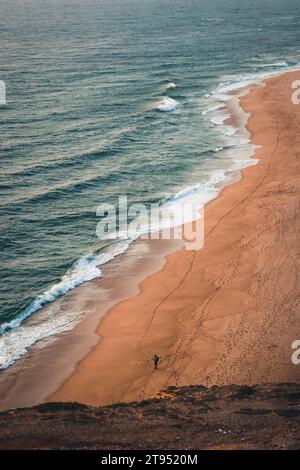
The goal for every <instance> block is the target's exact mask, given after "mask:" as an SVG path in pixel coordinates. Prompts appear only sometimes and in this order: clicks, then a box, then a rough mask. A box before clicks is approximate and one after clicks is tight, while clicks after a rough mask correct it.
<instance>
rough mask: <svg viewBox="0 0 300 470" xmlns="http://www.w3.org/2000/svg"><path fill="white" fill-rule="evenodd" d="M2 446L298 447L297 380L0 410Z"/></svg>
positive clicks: (299, 386)
mask: <svg viewBox="0 0 300 470" xmlns="http://www.w3.org/2000/svg"><path fill="white" fill-rule="evenodd" d="M0 449H108V450H117V449H122V450H124V449H134V450H137V449H144V450H145V449H149V450H151V449H153V450H159V449H168V450H180V449H194V450H199V449H300V384H281V385H266V386H257V387H245V386H225V387H213V388H209V389H207V388H205V387H202V386H190V387H183V388H173V387H172V388H169V389H167V390H166V391H164V392H161V393H159V394H158V395H157V396H156V397H154V398H153V399H151V400H147V401H143V402H140V403H129V404H117V405H113V406H107V407H103V408H92V407H89V406H85V405H81V404H78V403H47V404H43V405H40V406H36V407H34V408H28V409H18V410H10V411H7V412H4V413H0Z"/></svg>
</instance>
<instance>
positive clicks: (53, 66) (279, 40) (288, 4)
mask: <svg viewBox="0 0 300 470" xmlns="http://www.w3.org/2000/svg"><path fill="white" fill-rule="evenodd" d="M299 24H300V4H299V1H298V0H285V1H284V2H283V1H280V0H251V1H250V0H249V1H244V2H241V1H239V0H228V1H224V0H210V1H209V2H208V1H206V0H86V1H79V0H51V1H50V0H43V1H38V0H25V1H23V0H2V1H1V4H0V45H1V48H0V80H3V81H4V82H5V84H6V94H7V103H6V104H5V105H1V106H0V128H1V135H0V188H1V199H0V205H1V218H0V224H1V285H0V306H1V307H0V309H1V310H0V368H2V369H5V368H7V367H9V366H10V365H11V364H12V363H14V362H15V361H16V360H17V359H18V358H20V357H21V356H22V355H24V354H26V352H27V351H28V348H30V347H31V346H32V345H34V344H35V343H36V342H37V341H39V340H41V339H43V338H45V337H49V336H51V335H54V334H56V333H59V332H61V331H66V330H68V329H71V328H72V327H73V326H74V324H75V323H76V322H77V321H78V320H79V319H80V317H81V316H82V312H80V314H77V313H76V312H68V313H66V312H61V314H60V313H59V312H58V314H56V315H55V316H51V315H50V314H47V315H44V316H41V317H38V316H36V315H37V313H38V312H41V311H42V310H43V308H44V307H45V306H46V305H49V304H50V303H52V302H53V303H55V300H56V299H59V298H61V297H62V296H64V295H65V294H67V293H68V292H70V291H71V290H73V289H75V288H76V287H77V286H79V285H81V284H83V283H85V282H89V281H91V280H93V279H95V278H101V276H102V275H103V272H102V269H103V268H102V266H103V265H104V264H107V263H109V262H110V261H111V260H112V259H114V258H116V257H117V256H123V255H124V253H125V252H126V250H127V249H128V247H129V246H130V245H131V243H132V242H133V240H131V239H127V240H122V241H121V242H116V241H111V242H110V241H103V240H99V239H98V238H97V237H96V226H97V222H98V221H99V220H98V218H97V216H96V208H97V207H98V206H99V205H100V204H112V205H116V204H117V203H118V197H119V196H124V195H126V196H127V197H128V201H129V203H130V204H132V203H143V204H146V205H147V206H150V205H151V204H153V203H159V202H162V201H178V203H179V204H180V203H182V201H185V200H187V199H188V198H189V197H190V196H191V195H193V196H195V194H196V195H197V197H199V198H200V199H201V200H203V201H204V202H205V201H208V200H210V199H212V198H213V197H216V196H217V194H218V193H219V190H220V187H221V186H222V185H224V184H226V182H227V183H228V182H229V181H230V180H231V178H232V173H233V172H236V171H238V170H239V169H240V168H243V167H245V166H247V165H250V164H254V163H255V161H254V160H251V158H250V156H251V155H250V154H251V147H250V146H249V142H248V138H247V135H245V133H244V132H242V131H239V129H237V128H235V127H234V126H232V125H228V124H226V123H225V121H226V119H227V118H228V117H230V114H228V110H227V109H226V107H224V105H225V104H226V101H227V100H228V98H229V97H230V93H231V92H233V91H235V90H239V89H242V88H243V87H244V86H246V85H247V84H251V83H256V82H257V81H258V80H260V79H262V78H264V77H266V76H269V75H272V74H276V73H279V72H283V71H285V70H289V69H294V68H296V67H298V64H299V63H300V51H299V48H298V47H297V46H298V44H299V40H300V28H299ZM34 316H36V321H35V322H33V323H32V322H31V323H30V322H29V323H28V322H27V321H28V319H32V318H33V317H34Z"/></svg>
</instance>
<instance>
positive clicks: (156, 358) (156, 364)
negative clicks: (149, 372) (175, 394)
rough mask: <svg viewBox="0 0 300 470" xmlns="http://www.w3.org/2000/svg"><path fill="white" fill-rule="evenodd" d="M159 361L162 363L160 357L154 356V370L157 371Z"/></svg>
mask: <svg viewBox="0 0 300 470" xmlns="http://www.w3.org/2000/svg"><path fill="white" fill-rule="evenodd" d="M159 361H160V358H159V357H158V355H157V354H154V356H153V363H154V369H157V366H158V363H159Z"/></svg>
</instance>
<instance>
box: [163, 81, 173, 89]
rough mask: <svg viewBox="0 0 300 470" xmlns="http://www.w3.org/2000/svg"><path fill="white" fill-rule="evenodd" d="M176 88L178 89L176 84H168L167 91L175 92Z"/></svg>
mask: <svg viewBox="0 0 300 470" xmlns="http://www.w3.org/2000/svg"><path fill="white" fill-rule="evenodd" d="M174 88H176V83H174V82H170V83H167V85H166V86H165V90H173V89H174Z"/></svg>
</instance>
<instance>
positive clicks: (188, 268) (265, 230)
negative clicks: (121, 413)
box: [48, 72, 300, 405]
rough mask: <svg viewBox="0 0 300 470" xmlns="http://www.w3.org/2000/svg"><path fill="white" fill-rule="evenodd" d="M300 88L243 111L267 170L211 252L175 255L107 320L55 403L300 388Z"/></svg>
mask: <svg viewBox="0 0 300 470" xmlns="http://www.w3.org/2000/svg"><path fill="white" fill-rule="evenodd" d="M296 79H299V72H290V73H286V74H284V75H280V76H276V77H275V78H271V79H268V80H267V81H266V82H265V86H260V87H253V88H252V90H251V91H250V92H249V93H248V94H247V95H245V96H244V97H243V98H242V99H241V105H242V107H243V109H244V110H245V111H246V112H247V113H251V117H250V118H249V121H248V124H247V127H248V130H249V131H250V132H251V135H252V143H253V144H255V145H257V146H259V147H257V148H256V152H255V155H254V158H256V159H259V163H258V164H257V165H255V166H252V167H248V168H246V169H245V170H243V171H242V178H241V180H240V181H238V182H235V183H233V184H231V185H230V186H227V187H226V188H225V189H224V190H223V191H222V193H221V195H220V196H219V197H218V198H217V199H215V200H214V201H212V202H211V203H209V204H208V205H207V207H206V210H205V244H204V248H203V249H202V250H199V251H186V250H181V251H178V252H176V253H174V254H171V255H169V256H168V257H167V260H166V263H165V265H164V267H163V268H162V269H161V270H160V271H159V272H156V273H155V274H152V275H151V276H149V277H148V278H146V279H145V280H143V282H142V283H141V284H140V292H139V293H138V294H137V295H135V296H134V297H132V298H129V299H126V300H124V301H122V302H120V303H118V304H117V305H115V306H114V307H112V308H111V309H110V310H109V312H107V314H106V315H105V316H104V317H103V319H102V321H101V323H100V324H99V326H98V328H97V334H98V335H99V337H100V341H99V343H98V344H96V345H95V346H94V347H93V349H92V351H91V352H90V353H89V354H88V355H87V356H86V357H85V358H84V359H83V360H81V361H80V362H79V364H78V365H77V367H76V370H75V372H74V373H73V374H72V375H71V376H70V377H69V378H68V379H67V380H66V381H65V382H64V384H63V386H62V387H61V388H60V389H59V390H58V391H57V392H56V393H54V394H51V396H50V397H49V398H48V400H49V401H50V400H51V401H70V400H72V401H77V402H83V403H88V404H91V405H105V404H110V403H116V402H120V401H125V402H128V401H131V400H142V399H145V398H148V397H152V396H154V395H155V394H156V393H157V392H158V391H160V390H162V389H164V388H166V387H167V386H171V385H175V386H182V385H190V384H203V385H205V386H211V385H224V384H249V385H251V384H262V383H280V382H297V381H299V378H300V374H299V371H300V369H299V367H300V366H295V365H293V364H292V361H291V355H292V349H291V344H292V342H293V341H294V340H295V339H297V338H299V337H300V314H299V278H298V273H299V255H298V246H299V235H298V234H299V232H297V222H298V221H299V218H298V219H297V215H298V212H297V211H298V207H299V148H300V142H299V126H300V107H299V106H297V105H295V104H293V103H292V100H291V95H292V88H291V84H292V82H293V81H294V80H296ZM154 353H157V354H158V355H159V356H160V357H161V358H162V360H161V362H160V364H159V368H158V370H157V371H155V370H154V369H153V365H152V362H151V358H152V356H153V354H154Z"/></svg>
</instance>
